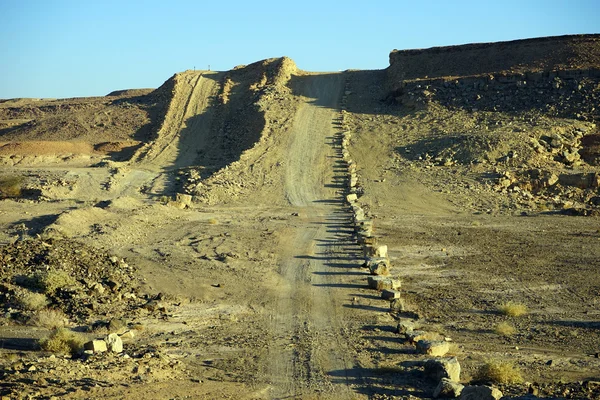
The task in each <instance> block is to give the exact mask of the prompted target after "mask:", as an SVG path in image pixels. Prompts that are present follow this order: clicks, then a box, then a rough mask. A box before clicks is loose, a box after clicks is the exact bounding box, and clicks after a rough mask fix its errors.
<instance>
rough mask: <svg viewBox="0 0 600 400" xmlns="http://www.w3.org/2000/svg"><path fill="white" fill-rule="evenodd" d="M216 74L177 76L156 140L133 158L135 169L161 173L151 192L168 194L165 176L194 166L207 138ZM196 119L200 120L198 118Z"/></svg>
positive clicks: (216, 81)
mask: <svg viewBox="0 0 600 400" xmlns="http://www.w3.org/2000/svg"><path fill="white" fill-rule="evenodd" d="M219 76H220V74H219V73H217V72H210V71H187V72H183V73H181V74H179V75H178V76H177V83H176V85H175V93H174V95H173V98H172V99H171V103H170V105H169V109H168V112H167V115H166V116H165V118H164V121H163V122H162V126H161V128H160V130H159V131H158V134H157V139H156V140H155V141H154V142H153V143H151V144H149V145H147V146H146V147H145V148H142V149H140V151H139V152H138V154H136V155H135V156H134V158H133V164H134V165H135V166H136V167H137V168H140V167H141V168H144V169H150V170H156V169H157V168H158V169H161V170H162V172H163V173H162V174H160V175H157V176H156V177H155V179H154V181H153V182H152V185H151V186H152V192H153V193H161V192H164V191H165V190H169V189H171V188H169V182H168V175H167V174H166V172H169V171H172V170H175V169H178V168H182V167H187V166H190V165H193V164H194V162H195V161H196V159H197V157H198V151H200V150H201V149H202V148H203V147H205V146H206V144H207V138H209V137H210V128H211V125H210V121H211V118H212V109H211V108H210V104H211V99H212V98H213V97H214V96H215V95H216V94H217V91H218V79H219V78H218V77H219ZM198 116H201V117H200V118H199V117H198Z"/></svg>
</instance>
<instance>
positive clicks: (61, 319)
mask: <svg viewBox="0 0 600 400" xmlns="http://www.w3.org/2000/svg"><path fill="white" fill-rule="evenodd" d="M67 320H68V319H67V316H66V315H65V314H64V313H63V312H62V311H60V310H54V309H51V310H40V311H38V312H37V313H35V315H34V316H33V317H31V319H30V320H29V323H30V324H31V325H34V326H42V327H44V328H48V329H57V328H62V327H64V326H65V322H66V321H67Z"/></svg>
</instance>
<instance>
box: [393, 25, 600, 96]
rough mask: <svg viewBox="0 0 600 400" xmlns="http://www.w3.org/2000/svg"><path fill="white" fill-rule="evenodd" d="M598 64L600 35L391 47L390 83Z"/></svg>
mask: <svg viewBox="0 0 600 400" xmlns="http://www.w3.org/2000/svg"><path fill="white" fill-rule="evenodd" d="M598 67H600V35H568V36H556V37H543V38H535V39H523V40H513V41H508V42H496V43H475V44H467V45H460V46H445V47H432V48H429V49H416V50H394V51H392V52H391V53H390V67H389V68H388V69H387V74H388V80H389V82H390V85H392V86H394V85H395V84H397V83H398V82H400V81H402V80H406V79H415V78H436V77H442V76H449V77H452V76H465V75H483V74H489V73H494V72H506V73H524V72H529V71H540V70H542V71H555V70H565V69H567V70H568V69H583V70H585V69H590V68H598Z"/></svg>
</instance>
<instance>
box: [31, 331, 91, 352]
mask: <svg viewBox="0 0 600 400" xmlns="http://www.w3.org/2000/svg"><path fill="white" fill-rule="evenodd" d="M84 343H85V339H84V338H83V336H81V334H78V333H77V332H73V331H71V330H69V329H66V328H57V329H55V330H53V331H52V333H51V334H50V336H48V337H47V338H44V339H42V340H40V347H41V348H42V350H46V351H50V352H52V353H71V354H76V353H78V352H80V351H81V350H82V349H83V344H84Z"/></svg>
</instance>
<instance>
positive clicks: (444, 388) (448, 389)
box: [433, 378, 464, 399]
mask: <svg viewBox="0 0 600 400" xmlns="http://www.w3.org/2000/svg"><path fill="white" fill-rule="evenodd" d="M463 389H464V385H461V384H460V383H458V382H453V381H451V380H450V379H448V378H442V380H440V383H439V384H438V385H437V387H436V388H435V390H434V391H433V397H435V398H436V399H437V398H438V397H446V398H456V397H458V396H460V394H461V393H462V391H463Z"/></svg>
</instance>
